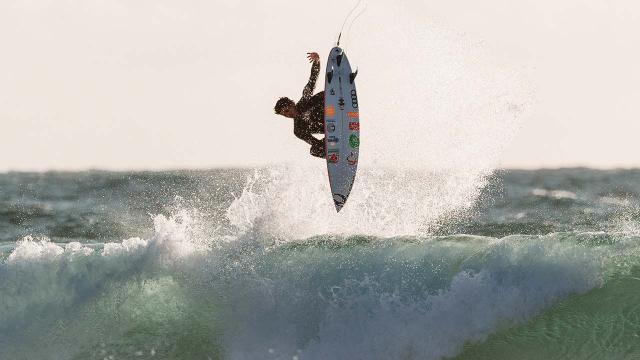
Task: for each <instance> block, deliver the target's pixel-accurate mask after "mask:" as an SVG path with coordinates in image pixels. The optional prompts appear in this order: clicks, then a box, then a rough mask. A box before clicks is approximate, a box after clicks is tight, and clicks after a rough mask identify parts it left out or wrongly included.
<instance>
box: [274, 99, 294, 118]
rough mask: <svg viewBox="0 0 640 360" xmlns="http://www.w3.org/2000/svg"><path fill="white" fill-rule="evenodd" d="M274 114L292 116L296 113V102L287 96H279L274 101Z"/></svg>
mask: <svg viewBox="0 0 640 360" xmlns="http://www.w3.org/2000/svg"><path fill="white" fill-rule="evenodd" d="M274 110H275V111H276V114H278V115H282V116H285V117H288V118H293V117H295V116H296V115H298V109H296V103H295V102H293V100H291V99H289V98H288V97H281V98H280V99H278V101H277V102H276V107H275V108H274Z"/></svg>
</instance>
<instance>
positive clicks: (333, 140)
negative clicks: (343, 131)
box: [327, 136, 338, 146]
mask: <svg viewBox="0 0 640 360" xmlns="http://www.w3.org/2000/svg"><path fill="white" fill-rule="evenodd" d="M327 143H328V144H329V145H331V146H334V145H338V138H337V137H335V136H329V137H327Z"/></svg>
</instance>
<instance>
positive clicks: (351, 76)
mask: <svg viewBox="0 0 640 360" xmlns="http://www.w3.org/2000/svg"><path fill="white" fill-rule="evenodd" d="M356 76H358V69H356V72H352V73H351V74H349V84H353V80H355V79H356Z"/></svg>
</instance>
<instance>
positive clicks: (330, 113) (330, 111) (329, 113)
mask: <svg viewBox="0 0 640 360" xmlns="http://www.w3.org/2000/svg"><path fill="white" fill-rule="evenodd" d="M335 114H336V109H335V108H334V107H333V105H329V106H327V107H326V108H325V110H324V115H325V116H326V117H333V116H334V115H335Z"/></svg>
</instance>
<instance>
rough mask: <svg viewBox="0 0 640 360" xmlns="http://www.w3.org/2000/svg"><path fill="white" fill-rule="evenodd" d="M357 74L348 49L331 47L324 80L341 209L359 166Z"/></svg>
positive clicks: (332, 174)
mask: <svg viewBox="0 0 640 360" xmlns="http://www.w3.org/2000/svg"><path fill="white" fill-rule="evenodd" d="M356 75H357V71H356V72H355V73H354V72H352V71H351V65H350V64H349V59H348V58H347V54H346V53H345V52H344V50H343V49H341V48H340V47H338V46H336V47H334V48H333V49H331V52H330V53H329V60H328V61H327V72H326V77H325V83H324V130H325V131H324V133H325V138H324V141H325V149H326V159H327V170H328V172H329V185H330V187H331V194H332V196H333V203H334V205H335V207H336V211H337V212H340V210H341V209H342V207H343V206H344V204H345V203H346V202H347V199H348V198H349V194H350V193H351V189H352V187H353V183H354V181H355V178H356V171H357V169H358V154H359V152H358V150H359V148H360V113H359V109H358V93H357V92H356V83H355V78H356Z"/></svg>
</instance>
